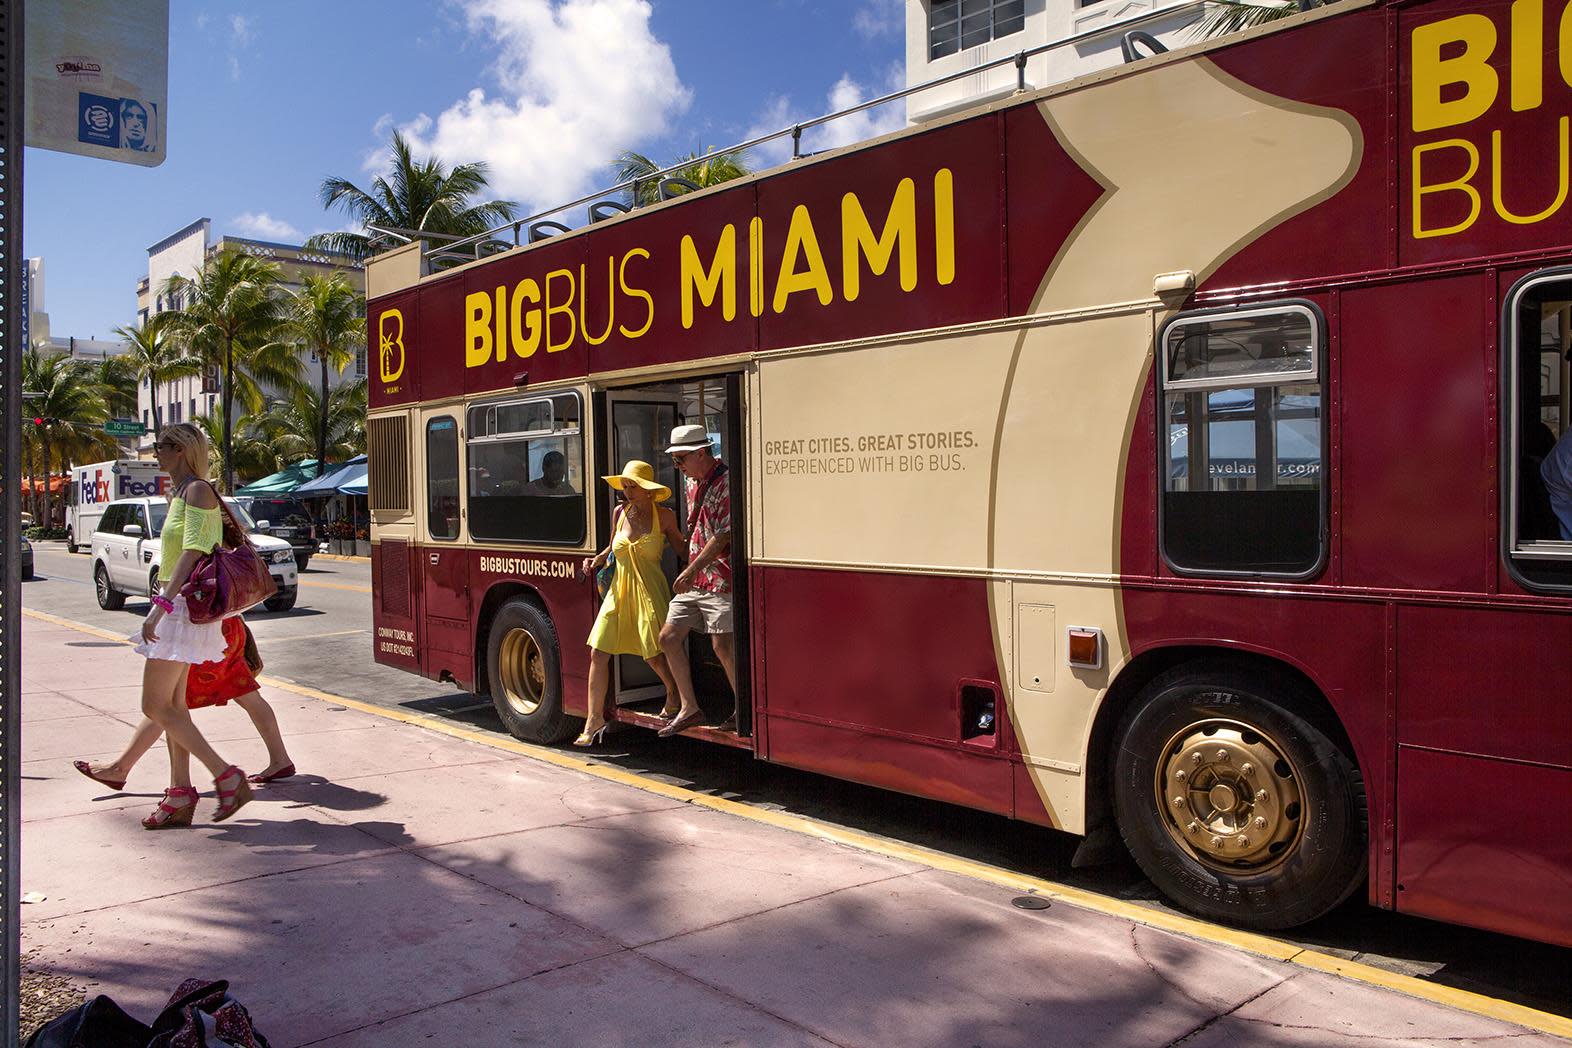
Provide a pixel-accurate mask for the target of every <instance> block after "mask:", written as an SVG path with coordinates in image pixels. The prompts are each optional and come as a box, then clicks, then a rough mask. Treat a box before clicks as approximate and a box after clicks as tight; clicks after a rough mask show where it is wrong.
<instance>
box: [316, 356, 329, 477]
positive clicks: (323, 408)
mask: <svg viewBox="0 0 1572 1048" xmlns="http://www.w3.org/2000/svg"><path fill="white" fill-rule="evenodd" d="M317 361H318V362H319V363H320V364H321V365H322V400H321V402H320V403H318V404H317V476H319V477H320V476H321V475H322V474H323V472H325V471H326V470H327V429H328V388H327V387H328V366H327V354H325V353H321V352H319V353H317Z"/></svg>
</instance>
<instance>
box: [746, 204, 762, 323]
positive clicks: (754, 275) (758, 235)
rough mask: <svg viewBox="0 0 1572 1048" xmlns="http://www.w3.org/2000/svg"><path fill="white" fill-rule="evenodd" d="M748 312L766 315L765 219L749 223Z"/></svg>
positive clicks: (757, 219)
mask: <svg viewBox="0 0 1572 1048" xmlns="http://www.w3.org/2000/svg"><path fill="white" fill-rule="evenodd" d="M748 312H750V313H752V314H753V315H754V316H756V317H758V316H763V315H764V219H762V218H760V217H759V216H757V215H754V216H753V218H752V219H750V220H749V222H748Z"/></svg>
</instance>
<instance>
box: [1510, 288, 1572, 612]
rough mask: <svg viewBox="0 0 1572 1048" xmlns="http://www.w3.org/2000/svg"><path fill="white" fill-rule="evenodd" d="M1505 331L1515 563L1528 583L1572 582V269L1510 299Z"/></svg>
mask: <svg viewBox="0 0 1572 1048" xmlns="http://www.w3.org/2000/svg"><path fill="white" fill-rule="evenodd" d="M1506 310H1507V315H1506V316H1505V317H1504V318H1503V324H1502V328H1503V331H1504V337H1505V340H1506V360H1505V362H1504V366H1503V368H1502V376H1503V378H1504V380H1505V381H1506V382H1507V384H1508V388H1507V392H1506V396H1504V397H1502V403H1503V404H1504V405H1507V406H1508V410H1507V411H1505V412H1503V424H1504V425H1505V427H1506V430H1507V432H1506V433H1505V434H1504V439H1503V440H1502V445H1503V448H1504V454H1503V468H1504V471H1505V473H1506V476H1505V477H1504V478H1503V481H1504V482H1503V484H1502V489H1503V492H1504V494H1505V497H1506V499H1507V507H1506V508H1507V512H1506V514H1505V518H1506V527H1505V528H1504V529H1503V530H1504V532H1505V535H1506V537H1507V538H1508V539H1509V544H1508V547H1507V556H1508V561H1509V562H1510V564H1511V566H1512V569H1513V571H1514V572H1515V573H1516V574H1517V576H1518V578H1519V579H1520V581H1523V582H1526V583H1528V584H1530V585H1534V586H1539V587H1546V588H1562V587H1568V586H1572V435H1569V434H1572V419H1569V418H1568V415H1569V408H1572V365H1569V363H1568V355H1569V353H1572V272H1567V271H1565V270H1562V271H1556V272H1551V273H1540V274H1535V275H1534V276H1532V277H1529V278H1528V279H1526V280H1524V281H1522V282H1521V283H1519V284H1518V286H1517V287H1516V288H1515V289H1514V291H1513V293H1512V295H1510V296H1509V298H1508V302H1507V305H1506Z"/></svg>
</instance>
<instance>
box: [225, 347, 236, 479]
mask: <svg viewBox="0 0 1572 1048" xmlns="http://www.w3.org/2000/svg"><path fill="white" fill-rule="evenodd" d="M234 407H235V340H234V339H233V338H228V337H226V338H225V339H224V494H226V495H232V494H234V487H235V471H234V468H233V462H234V460H233V458H232V453H233V451H234V436H235V425H234Z"/></svg>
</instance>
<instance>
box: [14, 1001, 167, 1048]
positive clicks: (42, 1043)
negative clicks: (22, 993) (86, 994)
mask: <svg viewBox="0 0 1572 1048" xmlns="http://www.w3.org/2000/svg"><path fill="white" fill-rule="evenodd" d="M152 1034H153V1031H152V1029H151V1028H150V1027H148V1026H147V1025H146V1024H145V1023H140V1022H137V1021H136V1020H135V1019H133V1018H131V1016H129V1015H127V1014H126V1013H125V1012H124V1011H123V1010H121V1008H120V1006H119V1005H118V1004H116V1003H115V1002H114V1001H113V1000H112V999H111V998H108V997H103V996H99V997H94V998H93V999H92V1000H91V1001H88V1002H87V1003H86V1004H81V1005H78V1006H77V1007H75V1008H72V1009H71V1010H70V1011H69V1012H65V1013H63V1014H61V1015H57V1016H55V1017H54V1018H53V1019H50V1020H49V1021H48V1022H46V1023H45V1024H44V1025H42V1026H40V1027H39V1028H38V1029H36V1030H34V1031H33V1036H31V1037H29V1038H28V1039H27V1044H26V1045H25V1046H24V1048H147V1039H148V1038H149V1037H151V1036H152Z"/></svg>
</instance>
